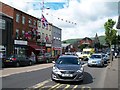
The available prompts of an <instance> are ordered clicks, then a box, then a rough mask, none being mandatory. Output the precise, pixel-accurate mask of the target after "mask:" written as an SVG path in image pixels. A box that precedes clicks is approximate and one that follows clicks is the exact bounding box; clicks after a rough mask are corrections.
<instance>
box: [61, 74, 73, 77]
mask: <svg viewBox="0 0 120 90" xmlns="http://www.w3.org/2000/svg"><path fill="white" fill-rule="evenodd" d="M62 76H63V77H73V75H72V74H62Z"/></svg>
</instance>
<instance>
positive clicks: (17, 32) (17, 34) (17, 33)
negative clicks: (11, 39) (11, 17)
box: [16, 29, 19, 39]
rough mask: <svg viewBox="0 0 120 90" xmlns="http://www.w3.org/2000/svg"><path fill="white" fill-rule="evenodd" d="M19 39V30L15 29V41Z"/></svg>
mask: <svg viewBox="0 0 120 90" xmlns="http://www.w3.org/2000/svg"><path fill="white" fill-rule="evenodd" d="M18 38H19V29H16V39H18Z"/></svg>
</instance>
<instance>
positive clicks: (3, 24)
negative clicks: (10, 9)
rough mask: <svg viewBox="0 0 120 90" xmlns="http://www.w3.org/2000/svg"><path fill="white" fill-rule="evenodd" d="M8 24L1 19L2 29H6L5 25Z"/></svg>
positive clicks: (0, 25)
mask: <svg viewBox="0 0 120 90" xmlns="http://www.w3.org/2000/svg"><path fill="white" fill-rule="evenodd" d="M5 24H6V21H5V20H3V19H0V29H5V26H6V25H5Z"/></svg>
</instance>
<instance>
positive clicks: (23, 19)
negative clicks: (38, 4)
mask: <svg viewBox="0 0 120 90" xmlns="http://www.w3.org/2000/svg"><path fill="white" fill-rule="evenodd" d="M22 24H25V17H24V16H22Z"/></svg>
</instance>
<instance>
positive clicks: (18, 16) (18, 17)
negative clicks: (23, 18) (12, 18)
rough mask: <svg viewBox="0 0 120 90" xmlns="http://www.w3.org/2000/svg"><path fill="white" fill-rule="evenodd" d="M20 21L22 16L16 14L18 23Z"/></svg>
mask: <svg viewBox="0 0 120 90" xmlns="http://www.w3.org/2000/svg"><path fill="white" fill-rule="evenodd" d="M19 20H20V15H19V14H16V22H18V23H19Z"/></svg>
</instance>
